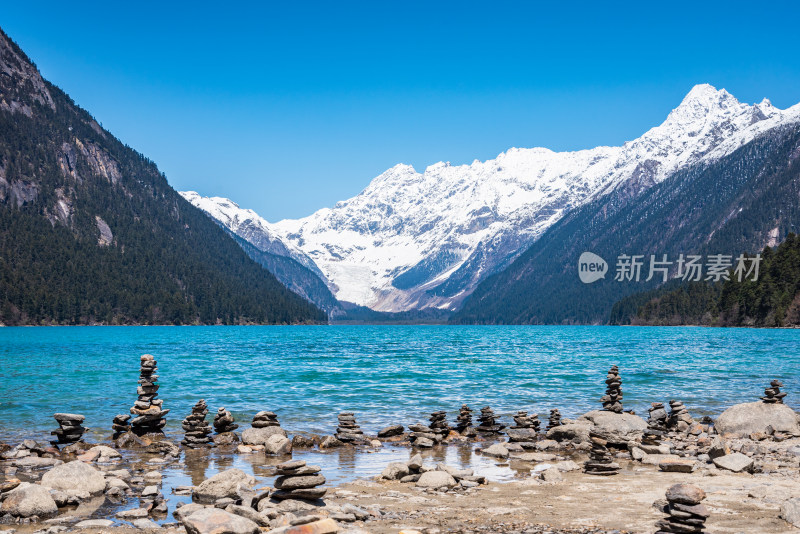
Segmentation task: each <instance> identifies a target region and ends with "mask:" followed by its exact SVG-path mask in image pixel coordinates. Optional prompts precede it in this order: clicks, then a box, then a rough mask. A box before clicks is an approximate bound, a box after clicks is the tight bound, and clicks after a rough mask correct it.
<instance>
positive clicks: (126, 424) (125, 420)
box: [111, 413, 131, 439]
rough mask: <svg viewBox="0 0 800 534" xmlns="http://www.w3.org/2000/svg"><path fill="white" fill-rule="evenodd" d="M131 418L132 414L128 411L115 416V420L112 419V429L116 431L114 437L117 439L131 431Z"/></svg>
mask: <svg viewBox="0 0 800 534" xmlns="http://www.w3.org/2000/svg"><path fill="white" fill-rule="evenodd" d="M130 420H131V416H130V414H127V413H123V414H120V415H116V416H114V420H113V421H111V430H113V431H114V436H113V439H117V438H118V437H119V436H120V435H121V434H124V433H126V432H129V431H130V429H131V424H130Z"/></svg>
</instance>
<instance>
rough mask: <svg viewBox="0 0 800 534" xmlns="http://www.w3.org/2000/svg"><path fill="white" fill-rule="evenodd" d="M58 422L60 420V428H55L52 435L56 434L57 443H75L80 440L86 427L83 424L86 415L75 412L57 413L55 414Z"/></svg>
mask: <svg viewBox="0 0 800 534" xmlns="http://www.w3.org/2000/svg"><path fill="white" fill-rule="evenodd" d="M53 417H54V418H55V420H56V422H58V426H59V428H58V430H53V431H52V432H50V435H52V436H56V443H64V444H68V443H75V442H77V441H80V439H81V437H83V433H84V432H86V429H85V428H84V427H83V426H81V423H83V420H84V419H86V418H85V417H84V416H82V415H79V414H75V413H57V414H54V415H53Z"/></svg>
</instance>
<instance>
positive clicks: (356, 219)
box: [192, 84, 800, 311]
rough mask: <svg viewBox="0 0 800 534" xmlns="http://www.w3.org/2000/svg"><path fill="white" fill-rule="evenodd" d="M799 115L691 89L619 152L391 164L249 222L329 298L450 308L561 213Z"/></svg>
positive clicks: (716, 154) (650, 180)
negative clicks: (339, 189)
mask: <svg viewBox="0 0 800 534" xmlns="http://www.w3.org/2000/svg"><path fill="white" fill-rule="evenodd" d="M798 119H800V104H798V105H795V106H792V107H791V108H788V109H787V110H779V109H777V108H775V107H774V106H772V104H771V103H770V102H769V101H768V100H767V99H764V100H763V101H762V102H761V103H758V104H753V105H748V104H744V103H741V102H739V101H738V100H737V99H736V98H735V97H733V95H731V94H730V93H728V92H727V91H726V90H724V89H721V90H717V89H715V88H714V87H712V86H710V85H708V84H700V85H697V86H695V87H694V88H692V90H691V91H689V93H688V94H687V95H686V96H685V97H684V99H683V100H682V101H681V103H680V105H679V106H678V107H676V108H675V109H674V110H673V111H672V112H671V113H670V114H669V115H668V116H667V118H666V119H665V121H664V122H663V123H662V124H660V125H658V126H655V127H653V128H651V129H649V130H648V131H647V132H645V133H644V134H642V136H640V137H639V138H637V139H634V140H632V141H628V142H626V143H624V144H623V145H621V146H617V147H607V146H605V147H604V146H601V147H595V148H593V149H586V150H578V151H572V152H553V151H552V150H549V149H546V148H541V147H539V148H530V149H525V148H511V149H509V150H507V151H505V152H503V153H501V154H499V155H498V156H497V157H496V158H494V159H491V160H487V161H484V162H481V161H478V160H475V161H474V162H473V163H472V164H469V165H459V166H452V165H450V164H449V163H447V162H439V163H436V164H434V165H430V166H428V167H427V168H426V169H425V170H424V171H423V172H422V173H420V172H417V171H416V170H415V169H414V168H413V167H412V166H410V165H405V164H397V165H395V166H393V167H391V168H390V169H388V170H386V171H385V172H383V173H381V174H380V175H379V176H377V177H376V178H374V179H373V180H372V181H371V182H370V183H369V184H368V185H367V187H366V188H365V189H364V190H363V191H362V192H361V193H359V194H358V195H356V196H354V197H352V198H350V199H347V200H344V201H341V202H338V203H337V204H336V205H335V206H334V207H332V208H323V209H320V210H318V211H316V212H315V213H313V214H311V215H309V216H308V217H304V218H301V219H291V220H290V219H284V220H281V221H278V222H275V223H269V222H267V221H266V220H265V219H263V217H260V216H258V219H259V226H260V228H261V230H262V231H263V232H264V234H265V235H267V236H268V240H278V241H280V242H281V243H282V244H283V246H284V247H285V248H286V249H287V253H288V254H289V255H292V257H294V258H295V259H296V260H298V261H301V259H302V261H306V260H308V261H311V262H313V263H314V264H315V266H316V267H317V268H318V269H317V270H318V272H319V273H321V274H322V278H323V280H324V281H325V282H326V284H327V285H328V287H329V288H330V289H331V291H332V292H333V293H334V295H335V296H336V297H337V298H338V299H339V300H345V301H349V302H353V303H356V304H360V305H366V306H369V307H371V308H373V309H375V310H380V311H404V310H409V309H424V308H442V309H447V310H453V309H457V308H459V307H460V305H461V303H462V302H463V300H464V299H465V298H467V296H468V295H469V294H470V293H471V292H472V291H473V290H474V289H475V288H476V287H477V285H478V284H479V283H480V282H481V281H482V280H484V279H485V278H486V277H488V276H490V275H492V274H494V273H497V272H500V271H502V270H503V269H504V268H506V267H508V266H509V265H510V264H511V263H512V262H513V261H514V259H516V258H517V257H518V256H519V255H520V254H522V253H523V252H524V251H525V250H526V249H527V248H528V247H529V246H530V245H531V244H532V243H533V242H534V241H535V240H536V239H537V238H538V237H539V236H541V235H542V234H543V233H544V232H545V231H546V230H547V228H549V227H550V226H552V225H553V224H554V223H555V222H557V221H558V220H559V219H561V218H562V217H563V216H564V215H565V214H566V213H569V212H570V211H571V210H573V209H576V208H578V207H580V206H582V205H585V204H586V203H588V202H591V201H592V200H594V199H596V198H599V197H602V196H604V195H607V194H610V193H612V192H614V191H616V190H617V189H618V188H624V192H625V194H627V195H628V196H631V197H635V196H637V195H638V194H640V193H641V192H642V191H644V190H646V189H648V188H650V187H652V186H653V185H655V184H657V183H660V182H662V181H663V180H665V179H666V178H667V177H668V176H670V175H672V174H673V173H674V172H676V171H678V170H680V169H683V168H685V167H687V166H689V165H695V164H698V163H701V162H704V161H707V162H711V161H715V160H718V159H719V158H722V157H724V156H725V155H727V154H730V153H732V152H733V151H735V150H736V149H737V148H739V147H741V146H743V145H745V144H747V143H748V142H750V141H752V140H753V139H754V138H756V137H757V136H759V135H761V134H763V133H764V132H766V131H769V130H771V129H773V128H775V127H777V126H779V125H781V124H785V123H789V122H793V121H796V120H798ZM204 198H205V197H199V195H198V198H196V199H195V200H192V202H193V203H194V204H195V205H197V206H199V207H201V208H203V204H204V205H205V208H203V209H204V210H205V211H206V212H207V213H210V214H211V215H212V216H214V217H215V218H217V219H218V220H220V219H225V218H226V217H227V218H235V217H237V216H238V217H243V215H241V214H239V215H237V214H235V213H232V212H231V211H228V213H224V214H221V215H220V213H219V212H220V211H222V212H225V211H226V210H231V208H230V206H229V205H228V206H227V207H226V206H223V204H228V203H231V201H229V200H227V199H220V198H219V197H217V198H216V200H215V199H210V198H205V200H203V199H204ZM213 204H216V206H212V205H213ZM206 208H207V209H206ZM237 208H238V206H237ZM238 209H239V210H241V208H238ZM242 211H248V210H242ZM215 213H217V215H215ZM248 213H249V214H250V215H248V216H252V215H256V216H257V214H255V212H252V211H248ZM222 222H223V224H224V221H222ZM250 237H253V236H252V235H251V236H250Z"/></svg>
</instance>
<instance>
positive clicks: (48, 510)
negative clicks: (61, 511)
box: [0, 482, 58, 517]
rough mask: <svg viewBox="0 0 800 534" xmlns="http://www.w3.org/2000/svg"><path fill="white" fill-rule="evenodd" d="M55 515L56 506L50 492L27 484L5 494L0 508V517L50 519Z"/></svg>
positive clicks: (35, 485)
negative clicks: (9, 515) (5, 515)
mask: <svg viewBox="0 0 800 534" xmlns="http://www.w3.org/2000/svg"><path fill="white" fill-rule="evenodd" d="M57 513H58V506H56V501H54V500H53V497H52V496H51V495H50V491H49V490H48V489H47V488H45V487H42V486H40V485H38V484H31V483H29V482H23V483H22V484H20V485H19V486H17V487H16V488H14V489H13V490H11V491H9V492H8V493H6V494H5V499H4V500H3V504H2V506H0V515H4V514H11V515H13V516H14V517H31V516H38V517H50V516H53V515H56V514H57Z"/></svg>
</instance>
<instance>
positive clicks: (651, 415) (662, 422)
mask: <svg viewBox="0 0 800 534" xmlns="http://www.w3.org/2000/svg"><path fill="white" fill-rule="evenodd" d="M668 418H669V416H668V415H667V411H666V410H665V409H664V403H663V402H653V403H651V404H650V409H649V410H648V418H647V426H648V427H650V428H652V429H655V430H666V429H667V419H668Z"/></svg>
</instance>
